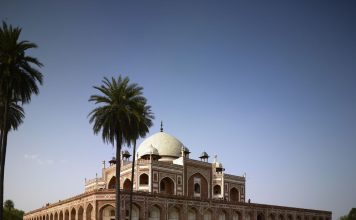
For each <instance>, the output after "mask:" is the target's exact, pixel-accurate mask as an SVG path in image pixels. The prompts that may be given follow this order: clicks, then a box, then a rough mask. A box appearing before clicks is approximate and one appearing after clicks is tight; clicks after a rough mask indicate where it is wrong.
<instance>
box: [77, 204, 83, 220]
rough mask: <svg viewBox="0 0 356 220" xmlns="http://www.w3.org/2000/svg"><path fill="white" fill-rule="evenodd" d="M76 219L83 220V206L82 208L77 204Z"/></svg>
mask: <svg viewBox="0 0 356 220" xmlns="http://www.w3.org/2000/svg"><path fill="white" fill-rule="evenodd" d="M78 220H84V208H83V206H79V209H78Z"/></svg>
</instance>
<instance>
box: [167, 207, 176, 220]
mask: <svg viewBox="0 0 356 220" xmlns="http://www.w3.org/2000/svg"><path fill="white" fill-rule="evenodd" d="M178 219H179V210H178V209H177V208H175V207H172V208H170V209H169V212H168V220H178Z"/></svg>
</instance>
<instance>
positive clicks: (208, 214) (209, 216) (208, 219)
mask: <svg viewBox="0 0 356 220" xmlns="http://www.w3.org/2000/svg"><path fill="white" fill-rule="evenodd" d="M203 220H213V212H212V211H211V210H210V209H207V210H205V211H204V213H203Z"/></svg>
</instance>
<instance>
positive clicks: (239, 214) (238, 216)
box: [232, 211, 242, 220]
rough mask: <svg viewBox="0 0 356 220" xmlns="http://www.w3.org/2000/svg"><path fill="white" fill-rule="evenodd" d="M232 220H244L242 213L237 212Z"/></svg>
mask: <svg viewBox="0 0 356 220" xmlns="http://www.w3.org/2000/svg"><path fill="white" fill-rule="evenodd" d="M232 220H242V218H241V213H240V212H238V211H236V212H233V213H232Z"/></svg>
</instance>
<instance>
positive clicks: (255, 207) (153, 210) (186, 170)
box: [24, 131, 331, 220]
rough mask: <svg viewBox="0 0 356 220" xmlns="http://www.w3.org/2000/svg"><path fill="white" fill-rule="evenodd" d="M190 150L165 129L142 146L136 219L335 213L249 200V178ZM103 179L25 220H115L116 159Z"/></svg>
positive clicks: (299, 217) (265, 219)
mask: <svg viewBox="0 0 356 220" xmlns="http://www.w3.org/2000/svg"><path fill="white" fill-rule="evenodd" d="M189 153H190V152H189V149H188V148H187V147H185V146H184V145H183V144H182V143H181V142H180V141H179V140H178V139H176V138H175V137H173V136H171V135H169V134H167V133H165V132H163V131H161V132H159V133H156V134H154V135H152V136H151V137H149V138H147V139H146V140H145V141H143V142H142V144H141V145H140V146H139V148H138V160H137V162H136V164H135V177H134V191H135V192H134V196H133V200H134V205H133V212H132V217H133V218H132V219H134V220H139V219H140V220H143V219H149V220H160V219H162V220H166V219H168V220H185V219H188V220H215V219H216V220H331V212H329V211H319V210H310V209H301V208H291V207H282V206H273V205H264V204H254V203H249V202H246V199H245V177H244V176H235V175H230V174H226V173H225V170H224V168H223V166H222V164H221V163H219V162H217V161H216V158H215V161H214V162H212V163H210V162H209V161H208V158H209V156H208V154H207V153H206V152H203V153H202V154H201V156H200V160H194V159H190V158H189ZM129 159H130V154H129V153H128V152H127V151H125V152H123V153H122V159H121V163H122V169H121V175H120V180H121V184H122V185H121V189H122V196H121V200H122V207H121V213H120V215H121V216H122V219H127V216H128V208H129V202H128V200H129V191H128V189H129V186H130V181H131V180H130V179H131V166H132V163H131V161H130V160H129ZM109 163H110V165H109V166H108V167H105V163H104V168H103V169H102V177H99V178H95V179H92V180H86V181H85V192H84V193H82V194H80V195H77V196H75V197H72V198H68V199H65V200H62V201H59V202H57V203H53V204H46V206H44V207H43V208H40V209H37V210H34V211H30V212H28V213H26V214H25V216H24V220H94V219H99V220H112V219H115V208H114V207H115V189H114V188H115V180H116V177H115V167H116V165H115V160H111V161H109Z"/></svg>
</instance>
